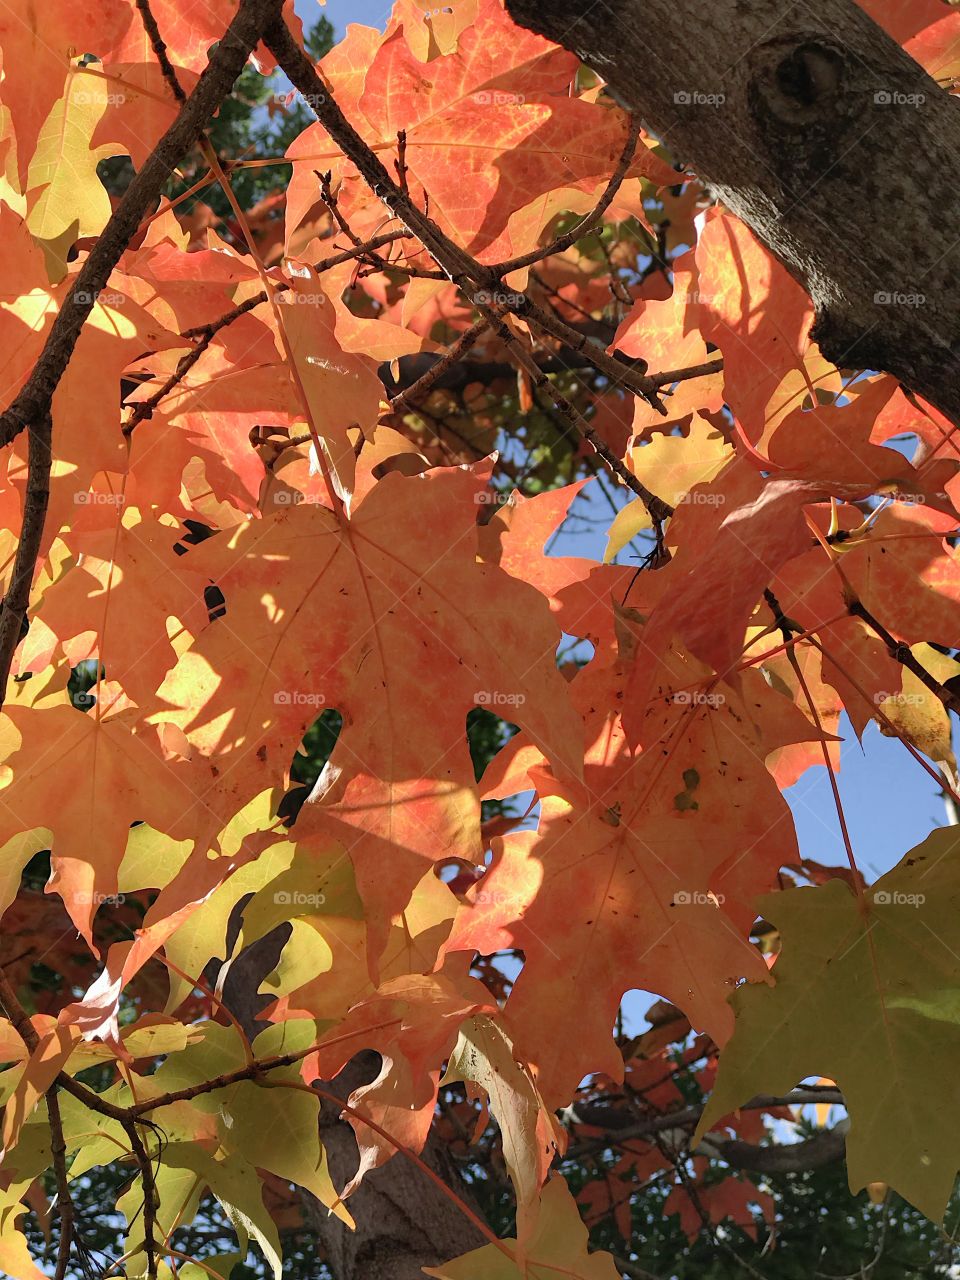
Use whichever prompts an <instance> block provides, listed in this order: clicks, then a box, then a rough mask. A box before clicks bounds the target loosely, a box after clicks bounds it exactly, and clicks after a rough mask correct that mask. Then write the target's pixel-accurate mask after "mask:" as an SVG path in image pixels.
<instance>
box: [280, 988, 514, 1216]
mask: <svg viewBox="0 0 960 1280" xmlns="http://www.w3.org/2000/svg"><path fill="white" fill-rule="evenodd" d="M458 970H459V972H458ZM465 972H466V966H465V965H461V964H454V965H452V966H451V972H450V973H449V975H445V974H439V973H438V974H432V975H429V976H426V975H424V976H416V975H408V976H407V977H404V978H398V979H394V980H393V981H391V982H387V983H384V985H383V986H382V987H380V989H379V990H378V991H377V992H376V993H375V994H374V995H372V996H370V997H368V998H367V999H366V1000H364V1001H363V1002H362V1003H361V1004H359V1005H357V1006H355V1007H354V1008H353V1009H352V1010H351V1011H350V1013H349V1014H348V1015H347V1017H346V1018H345V1019H344V1020H343V1022H341V1023H340V1025H339V1026H338V1027H337V1028H336V1029H335V1030H334V1031H332V1032H330V1033H329V1035H328V1036H327V1037H325V1039H330V1040H331V1041H333V1043H332V1044H331V1046H330V1047H329V1048H325V1046H324V1040H323V1039H321V1041H320V1044H319V1046H318V1048H317V1051H316V1053H313V1054H311V1055H310V1056H309V1057H308V1058H305V1059H304V1063H303V1067H302V1072H301V1074H302V1075H303V1078H304V1080H305V1081H307V1082H308V1083H309V1082H311V1081H313V1080H315V1079H317V1078H318V1077H319V1078H321V1079H330V1078H332V1077H333V1076H335V1075H336V1074H337V1073H338V1072H339V1071H340V1070H341V1069H342V1068H343V1067H344V1066H345V1065H346V1064H347V1063H348V1062H349V1061H350V1059H351V1058H352V1057H354V1055H355V1054H356V1053H358V1052H359V1050H360V1049H361V1048H372V1049H376V1050H377V1052H378V1053H379V1054H380V1056H381V1058H382V1059H383V1066H382V1068H381V1070H380V1074H379V1075H378V1076H377V1078H376V1079H375V1080H374V1081H372V1082H371V1083H370V1084H367V1085H362V1086H361V1087H360V1088H359V1089H355V1090H354V1091H353V1093H351V1094H350V1097H349V1099H348V1102H349V1104H350V1106H351V1107H352V1108H353V1110H354V1111H358V1112H359V1113H360V1117H363V1116H369V1118H370V1119H371V1120H373V1121H375V1122H376V1124H377V1125H378V1126H379V1127H380V1128H381V1129H384V1130H385V1131H386V1132H387V1133H388V1134H390V1136H391V1137H392V1138H393V1139H395V1142H393V1143H391V1142H389V1141H387V1140H386V1139H385V1138H384V1137H383V1136H382V1135H381V1134H379V1133H377V1132H376V1130H374V1129H371V1128H370V1126H369V1125H366V1124H364V1123H363V1120H362V1119H361V1118H360V1117H358V1116H353V1115H351V1114H350V1113H349V1112H348V1113H347V1115H346V1119H347V1120H348V1121H349V1123H350V1124H351V1125H352V1127H353V1131H354V1133H355V1134H356V1136H357V1144H358V1146H359V1148H360V1166H359V1168H358V1169H357V1172H356V1173H355V1174H354V1175H353V1177H352V1178H351V1179H350V1182H349V1183H348V1184H347V1186H346V1187H345V1188H344V1189H343V1191H342V1193H341V1194H342V1195H343V1197H347V1196H349V1195H350V1193H351V1192H352V1191H355V1190H356V1188H357V1187H358V1186H359V1184H360V1182H361V1181H362V1179H363V1177H364V1176H365V1175H366V1174H367V1173H368V1172H369V1171H370V1170H371V1169H375V1168H377V1166H378V1165H381V1164H383V1162H384V1161H385V1160H389V1159H390V1157H391V1156H393V1155H395V1154H396V1150H397V1147H396V1143H398V1142H399V1143H402V1144H403V1146H405V1147H407V1148H408V1149H409V1150H412V1151H419V1150H420V1149H421V1148H422V1146H423V1144H424V1142H426V1139H427V1134H428V1132H429V1130H430V1124H431V1121H432V1120H433V1112H434V1107H435V1106H436V1100H437V1085H438V1082H439V1079H440V1070H439V1066H438V1065H437V1064H439V1063H440V1062H441V1061H442V1060H443V1059H444V1058H446V1057H447V1056H448V1054H449V1053H450V1050H451V1049H452V1048H453V1045H454V1044H455V1042H456V1039H457V1035H458V1032H459V1030H460V1024H461V1023H462V1022H463V1021H464V1020H465V1019H466V1018H470V1017H471V1016H473V1015H474V1014H476V1013H479V1012H481V1011H483V1012H493V1011H494V1009H495V1006H494V1005H493V1004H492V1003H491V1002H490V999H489V996H488V993H487V990H486V988H485V987H483V986H482V985H481V984H480V983H479V982H477V981H475V979H473V978H468V977H466V976H465Z"/></svg>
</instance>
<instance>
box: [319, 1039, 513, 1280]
mask: <svg viewBox="0 0 960 1280" xmlns="http://www.w3.org/2000/svg"><path fill="white" fill-rule="evenodd" d="M379 1070H380V1058H379V1055H378V1054H376V1053H373V1052H371V1051H365V1052H363V1053H361V1054H358V1055H357V1057H356V1058H354V1059H353V1061H352V1062H350V1063H348V1064H347V1066H346V1067H345V1068H344V1070H343V1071H341V1073H340V1075H339V1076H337V1078H336V1080H335V1081H333V1082H332V1083H331V1084H328V1085H327V1087H328V1088H330V1089H332V1091H333V1092H335V1093H336V1094H337V1095H338V1097H342V1098H344V1099H346V1097H347V1095H348V1094H349V1093H351V1092H352V1090H354V1089H356V1088H358V1087H359V1086H360V1085H362V1084H366V1083H367V1082H368V1081H370V1080H373V1079H375V1078H376V1076H377V1074H378V1072H379ZM320 1139H321V1141H322V1142H323V1145H324V1148H325V1149H326V1152H327V1159H328V1160H329V1163H330V1173H331V1175H332V1177H333V1182H334V1185H335V1186H336V1187H343V1186H344V1185H345V1184H346V1183H347V1182H349V1180H350V1178H351V1177H352V1176H353V1174H354V1173H355V1172H356V1169H357V1163H358V1161H357V1142H356V1138H355V1137H354V1135H353V1130H352V1129H351V1128H350V1126H349V1125H348V1124H346V1123H345V1122H344V1121H343V1120H340V1119H339V1110H338V1108H337V1107H335V1106H333V1105H332V1104H330V1103H326V1102H325V1103H324V1105H323V1109H322V1111H321V1114H320ZM422 1158H423V1160H424V1161H425V1162H426V1163H427V1164H428V1165H429V1166H430V1168H431V1169H433V1171H434V1172H435V1173H438V1174H439V1175H440V1177H441V1178H442V1179H443V1181H444V1182H445V1183H446V1184H447V1185H448V1186H449V1187H451V1188H453V1189H454V1190H455V1191H456V1193H457V1195H458V1196H459V1197H460V1199H461V1200H465V1201H466V1203H467V1204H469V1205H470V1207H471V1208H472V1209H473V1210H474V1212H476V1206H475V1205H474V1204H473V1202H472V1197H471V1195H470V1192H469V1189H468V1188H467V1186H466V1184H465V1183H464V1181H463V1179H462V1178H461V1176H460V1172H459V1170H458V1169H457V1166H456V1164H455V1163H454V1161H453V1159H452V1157H451V1156H450V1153H449V1152H448V1151H447V1149H446V1147H445V1146H444V1144H443V1143H442V1142H440V1141H439V1140H438V1139H437V1137H436V1135H435V1134H433V1133H431V1135H430V1137H429V1139H428V1140H427V1145H426V1147H425V1148H424V1150H423V1152H422ZM303 1200H304V1204H305V1207H306V1209H307V1214H308V1219H309V1221H310V1225H311V1226H312V1227H313V1229H314V1230H315V1231H316V1233H317V1235H318V1236H319V1238H320V1240H321V1241H322V1243H323V1246H324V1254H325V1256H326V1259H327V1262H328V1264H329V1266H330V1270H331V1271H332V1272H333V1275H334V1277H335V1280H423V1271H422V1270H421V1268H423V1267H436V1266H439V1265H440V1263H442V1262H448V1261H449V1260H450V1259H451V1258H455V1257H458V1256H459V1255H460V1254H461V1253H467V1252H468V1251H469V1250H471V1249H477V1248H479V1247H480V1245H483V1244H486V1243H487V1242H486V1240H485V1239H484V1237H483V1236H482V1235H481V1234H480V1232H479V1231H478V1230H477V1229H476V1228H475V1227H474V1226H473V1225H472V1224H471V1223H470V1221H469V1219H468V1218H466V1217H465V1216H464V1214H463V1213H462V1212H461V1210H460V1209H459V1208H458V1207H457V1206H456V1205H455V1204H454V1202H453V1201H452V1200H451V1199H450V1198H449V1197H448V1196H445V1195H443V1194H442V1192H440V1191H439V1190H438V1189H437V1187H436V1186H435V1185H434V1183H433V1182H432V1181H431V1180H430V1179H429V1178H428V1177H427V1175H426V1174H425V1173H424V1172H423V1170H422V1169H418V1168H417V1166H416V1165H415V1164H413V1162H412V1161H410V1160H408V1159H407V1158H406V1157H405V1156H403V1155H395V1156H394V1157H393V1158H392V1159H391V1160H389V1161H388V1162H387V1163H386V1164H385V1165H382V1166H381V1167H380V1168H379V1169H374V1170H373V1171H372V1172H371V1173H368V1174H367V1176H366V1177H365V1178H364V1180H363V1182H362V1183H361V1184H360V1186H359V1188H358V1189H357V1190H356V1191H355V1192H354V1193H353V1195H352V1196H351V1197H350V1199H349V1200H348V1201H347V1206H348V1208H349V1209H350V1212H351V1213H352V1214H353V1216H354V1219H355V1220H356V1224H357V1229H356V1231H351V1230H350V1229H349V1228H348V1227H345V1226H344V1225H343V1223H342V1222H341V1221H340V1220H339V1218H335V1217H333V1216H331V1215H330V1214H328V1213H327V1211H326V1209H325V1208H324V1207H323V1205H321V1204H320V1203H319V1202H318V1201H317V1200H316V1199H315V1198H314V1197H313V1196H311V1195H308V1194H306V1193H305V1194H304V1196H303Z"/></svg>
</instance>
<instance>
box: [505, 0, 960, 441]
mask: <svg viewBox="0 0 960 1280" xmlns="http://www.w3.org/2000/svg"><path fill="white" fill-rule="evenodd" d="M507 8H508V10H509V12H510V14H511V16H512V17H513V18H514V20H515V21H517V22H519V23H521V24H522V25H523V26H526V27H529V28H531V29H532V30H534V31H537V32H539V33H540V34H541V35H544V36H547V37H548V38H549V39H551V40H554V41H556V42H557V43H558V44H561V45H563V46H564V47H566V48H568V49H572V50H573V51H574V52H575V53H577V54H578V55H579V56H580V57H581V58H583V59H584V61H585V62H587V63H588V64H590V65H591V66H592V67H594V68H595V69H596V70H597V72H598V73H599V74H600V75H602V76H603V78H604V79H605V80H606V81H607V83H608V85H609V86H610V89H611V91H612V92H613V93H614V95H615V96H616V97H617V98H618V99H619V101H620V102H621V103H622V104H623V105H624V106H625V107H626V108H627V109H629V110H632V111H636V112H639V113H640V115H641V116H642V118H643V120H644V122H645V124H646V125H647V127H648V128H650V129H652V130H653V131H654V132H655V133H656V134H658V135H659V136H660V137H661V138H662V139H663V140H664V141H665V142H666V143H667V144H668V146H669V147H670V148H671V150H672V151H673V153H674V154H675V155H676V156H677V157H678V158H679V159H681V160H682V161H683V162H684V163H685V164H687V165H688V166H690V167H692V168H693V169H695V170H696V172H697V173H698V174H699V175H700V176H701V177H703V178H704V179H706V180H707V181H708V182H709V183H710V184H711V187H712V188H713V190H714V191H715V192H716V194H717V195H718V196H719V197H720V199H721V200H722V201H723V202H724V204H726V205H727V206H728V207H729V208H730V209H732V210H733V211H734V212H735V213H736V214H738V215H739V216H740V217H741V218H742V219H743V220H744V222H746V223H747V225H748V226H750V227H751V229H752V230H753V231H754V233H755V234H756V235H757V236H758V237H759V239H760V240H761V241H763V243H764V244H765V245H767V247H768V248H769V249H770V250H771V251H772V252H773V253H775V254H776V255H777V257H778V258H780V260H781V261H782V262H783V263H784V264H785V265H786V266H787V268H788V269H789V270H790V271H791V272H792V274H793V275H795V276H796V278H797V279H798V280H799V281H800V282H801V283H802V284H803V285H804V286H805V288H806V289H807V290H808V292H809V293H810V295H811V297H812V299H813V301H814V304H815V306H816V310H817V323H816V326H815V329H814V332H813V336H814V338H815V339H816V340H817V341H818V342H819V344H820V346H821V348H822V350H823V352H824V354H825V355H826V356H827V358H828V359H830V360H833V361H834V362H835V363H837V364H838V365H842V366H844V367H854V368H872V369H883V370H887V371H889V372H890V373H893V374H894V375H895V376H896V377H898V378H899V379H900V380H901V381H902V382H904V383H906V384H907V385H908V386H910V387H912V388H913V389H914V390H915V391H917V392H919V393H920V394H921V395H923V396H925V397H926V398H927V399H928V400H930V401H931V402H932V403H933V404H935V405H937V407H938V408H940V409H942V410H943V412H944V413H946V414H948V415H949V416H950V417H951V418H952V419H953V420H954V421H955V422H960V297H958V295H957V290H956V278H957V274H958V267H960V239H958V237H957V234H956V227H955V224H954V222H953V220H952V219H950V218H949V217H947V216H945V211H946V210H949V209H951V208H953V206H954V203H955V190H954V188H955V175H956V169H957V161H958V157H960V102H957V101H956V99H954V98H951V97H950V96H949V95H948V94H947V93H946V92H945V91H944V90H942V89H941V88H940V87H939V86H938V85H937V83H936V82H935V81H934V80H933V79H931V78H930V76H928V75H927V74H926V73H925V72H924V71H923V70H922V69H921V68H920V67H919V66H918V65H917V63H916V62H914V61H913V60H912V59H911V58H910V57H909V56H908V55H907V54H906V53H905V52H904V50H903V49H902V48H900V46H899V45H898V44H897V43H896V42H895V41H894V40H892V39H891V38H890V37H889V36H888V35H887V34H886V33H885V32H884V31H883V30H882V29H881V28H880V27H878V26H877V25H876V24H875V23H874V22H872V21H871V19H870V18H869V17H868V16H867V15H866V13H865V12H864V11H863V10H862V9H861V8H860V7H859V6H858V5H857V4H856V3H854V0H822V3H820V4H818V5H803V6H800V7H797V6H795V5H784V4H782V3H780V0H755V2H754V3H751V4H743V3H741V0H717V2H716V3H712V4H709V5H703V4H700V3H698V0H601V3H598V4H593V5H583V4H580V3H579V0H554V2H553V3H551V4H542V3H540V2H539V0H507ZM945 12H947V11H946V10H945ZM891 175H894V176H893V177H892V178H891ZM891 182H892V183H893V185H892V186H891V185H890V184H891Z"/></svg>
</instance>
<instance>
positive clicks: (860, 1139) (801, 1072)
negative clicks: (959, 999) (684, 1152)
mask: <svg viewBox="0 0 960 1280" xmlns="http://www.w3.org/2000/svg"><path fill="white" fill-rule="evenodd" d="M957 847H958V837H957V833H956V831H955V830H953V829H952V828H946V829H944V830H941V831H934V832H933V833H932V834H931V835H930V836H928V837H927V839H926V840H925V841H924V842H923V843H922V844H920V845H918V846H917V847H916V848H915V849H912V850H911V851H910V852H909V853H908V854H906V856H905V857H904V858H903V859H902V860H901V861H900V862H899V863H898V865H897V866H896V867H895V868H894V869H893V870H892V871H889V872H888V873H887V874H886V875H884V876H882V877H881V878H880V879H879V880H878V881H877V882H876V883H875V884H874V885H873V886H872V887H871V888H870V889H869V890H867V891H866V895H865V896H864V897H863V898H862V899H861V898H858V897H857V895H855V894H854V893H853V892H851V890H850V889H849V888H848V886H847V885H845V884H843V883H842V882H841V881H839V880H832V881H830V882H829V883H827V884H825V885H821V886H819V887H817V888H811V889H806V888H804V889H791V890H787V891H786V892H784V893H779V894H771V895H768V896H767V897H765V898H763V899H761V900H760V902H759V903H758V906H759V909H760V911H761V912H762V914H763V915H764V916H765V917H766V918H769V919H770V920H772V921H773V922H774V923H775V924H776V926H777V928H778V930H779V932H780V937H781V940H782V952H781V954H780V956H779V958H778V960H777V963H776V965H775V966H774V970H773V972H774V977H775V979H776V982H775V985H774V986H772V987H769V988H764V989H760V988H759V987H756V988H753V989H751V990H743V991H739V992H737V993H735V994H734V995H733V997H732V1002H733V1005H734V1009H735V1011H736V1029H735V1032H734V1035H733V1038H732V1040H731V1041H730V1043H729V1045H728V1046H727V1048H726V1050H725V1052H724V1053H723V1055H722V1057H721V1062H720V1071H719V1074H718V1076H717V1084H716V1088H715V1089H714V1092H713V1094H712V1095H711V1098H710V1101H709V1103H708V1105H707V1109H706V1111H705V1113H704V1116H703V1119H702V1121H701V1123H700V1126H699V1129H698V1131H697V1137H695V1138H694V1142H695V1143H696V1141H698V1138H699V1136H700V1135H702V1134H703V1133H706V1132H707V1131H708V1130H709V1129H710V1128H711V1126H712V1125H714V1124H715V1123H716V1121H717V1120H718V1119H719V1118H720V1117H721V1116H723V1115H725V1114H726V1113H727V1112H728V1111H731V1110H732V1109H733V1108H734V1107H735V1106H736V1105H737V1104H738V1103H740V1102H744V1101H746V1099H747V1098H748V1097H752V1096H753V1095H754V1094H755V1093H757V1092H760V1091H765V1092H766V1091H769V1092H772V1093H782V1092H784V1091H785V1090H787V1089H790V1088H792V1087H793V1086H794V1085H795V1084H797V1083H798V1082H799V1081H801V1080H803V1079H805V1078H806V1077H808V1076H811V1075H826V1076H829V1078H830V1079H832V1080H836V1081H837V1083H838V1084H839V1085H840V1087H841V1089H842V1090H843V1094H844V1100H845V1103H846V1107H847V1110H848V1111H849V1113H850V1131H849V1133H848V1135H847V1169H848V1172H849V1175H850V1187H851V1189H852V1190H853V1191H854V1192H856V1191H859V1190H861V1189H862V1188H863V1187H864V1186H866V1185H867V1183H869V1182H886V1183H889V1184H890V1186H892V1187H894V1188H896V1190H897V1191H898V1192H899V1193H900V1194H901V1195H902V1196H904V1197H905V1198H906V1199H908V1200H909V1201H910V1202H911V1203H913V1204H915V1205H917V1207H918V1208H919V1209H921V1210H922V1211H923V1212H924V1213H925V1214H926V1215H927V1216H928V1217H930V1218H933V1219H934V1220H939V1219H941V1218H942V1216H943V1213H944V1210H945V1209H946V1205H947V1201H948V1199H949V1197H950V1195H951V1193H952V1191H953V1185H954V1179H955V1177H956V1172H957V1163H958V1162H957V1154H956V1152H957V1146H956V1140H955V1134H954V1132H953V1125H952V1119H950V1118H949V1117H952V1114H953V1111H954V1109H955V1108H954V1104H953V1103H952V1101H951V1085H950V1083H949V1082H950V1079H951V1076H950V1072H949V1071H948V1070H947V1069H946V1067H945V1066H944V1063H945V1062H947V1061H948V1060H949V1059H950V1058H951V1056H952V1055H953V1054H954V1053H955V1052H956V1050H957V1043H956V1042H957V1032H956V1030H955V1028H956V1021H955V1018H954V1013H953V1009H954V1003H955V998H954V995H953V990H954V988H955V987H956V983H957V971H958V960H957V950H958V939H957V930H956V924H955V920H956V914H957V900H958V885H957V857H956V855H957ZM864 1063H869V1070H865V1069H864V1065H863V1064H864ZM945 1098H946V1104H945V1102H944V1099H945ZM891 1119H893V1120H894V1123H893V1124H892V1125H891V1123H890V1121H891Z"/></svg>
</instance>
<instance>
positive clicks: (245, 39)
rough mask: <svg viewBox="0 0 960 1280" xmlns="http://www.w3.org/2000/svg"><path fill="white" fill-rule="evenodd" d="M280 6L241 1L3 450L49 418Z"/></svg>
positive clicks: (143, 173)
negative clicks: (133, 245)
mask: <svg viewBox="0 0 960 1280" xmlns="http://www.w3.org/2000/svg"><path fill="white" fill-rule="evenodd" d="M281 5H282V0H241V4H240V8H239V9H238V11H237V15H236V17H235V18H234V19H233V21H232V22H231V24H230V26H229V28H228V29H227V31H226V32H225V33H224V36H223V39H222V40H221V41H220V43H219V44H218V45H217V47H216V49H215V50H214V53H213V56H212V57H211V59H210V62H209V63H208V65H207V67H206V68H205V70H204V72H203V74H202V75H201V77H200V79H199V80H198V81H197V84H196V86H195V88H194V90H193V92H192V93H191V94H190V96H189V97H188V98H187V100H186V102H185V103H184V105H183V108H182V110H181V112H180V114H179V115H178V116H177V118H176V120H175V121H174V122H173V124H172V125H171V126H170V128H169V129H168V130H167V132H166V133H165V134H164V135H163V137H162V138H161V139H160V141H159V142H158V143H157V145H156V147H155V148H154V150H153V152H152V153H151V155H150V157H149V158H148V159H147V160H146V161H145V162H144V165H143V167H142V168H141V169H140V171H139V173H137V174H136V175H135V176H134V178H133V181H132V182H131V183H130V186H129V187H128V188H127V190H126V192H125V193H124V196H123V199H122V200H121V201H120V204H119V205H118V206H117V208H116V210H115V211H114V213H113V214H112V215H111V217H110V220H109V221H108V223H107V225H106V227H105V228H104V229H103V232H102V234H101V235H100V237H99V238H98V239H97V241H96V243H95V244H94V246H93V248H92V249H91V250H90V253H89V254H88V256H87V260H86V262H85V263H84V264H83V267H82V268H81V270H80V273H79V275H78V276H77V279H76V283H75V286H74V288H73V289H72V290H71V293H70V296H69V297H68V298H67V300H66V302H65V303H64V304H63V306H62V307H61V308H60V311H59V312H58V313H57V316H56V319H55V320H54V322H53V326H52V328H51V330H50V333H49V335H48V337H47V340H46V343H45V344H44V347H43V351H42V352H41V353H40V357H39V359H38V360H37V363H36V364H35V365H34V367H33V371H32V372H31V374H30V377H29V378H28V379H27V382H26V385H25V386H24V387H23V389H22V390H21V391H20V392H19V393H18V394H17V396H16V397H15V399H14V400H13V403H12V404H11V405H10V406H9V407H8V408H7V409H6V410H5V411H4V412H3V413H2V414H0V445H4V444H9V443H10V441H11V440H13V439H14V438H15V437H16V436H17V435H18V434H19V433H20V432H21V431H22V430H23V429H24V428H25V427H29V426H35V425H36V424H38V423H39V422H40V421H41V420H42V419H43V417H44V415H46V414H47V413H49V411H50V405H51V403H52V400H53V395H54V392H55V391H56V389H57V386H58V384H59V382H60V379H61V378H62V377H63V374H64V371H65V369H66V367H67V364H68V363H69V361H70V357H71V356H72V355H73V351H74V348H75V347H76V345H77V339H78V338H79V336H80V330H81V329H82V328H83V325H84V322H85V321H86V319H87V316H88V315H89V314H90V312H91V310H92V309H93V305H94V302H95V301H96V298H97V295H98V294H99V292H100V291H101V289H103V288H104V286H105V285H106V283H107V281H108V279H109V278H110V273H111V272H112V271H113V269H114V267H115V266H116V265H117V263H118V262H119V261H120V258H121V256H122V254H123V252H124V250H125V249H126V248H127V245H128V244H129V243H130V241H131V239H132V238H133V236H134V234H135V233H136V231H137V228H138V227H139V226H140V222H141V220H142V218H143V216H144V214H145V213H146V212H147V211H148V209H149V208H150V206H151V205H152V204H153V203H154V201H155V200H156V199H157V197H158V196H159V195H160V192H161V190H162V188H163V184H164V183H165V182H166V181H167V179H168V178H169V177H170V174H171V173H172V172H173V168H174V165H175V164H176V163H177V162H178V161H179V160H180V158H181V157H182V156H183V155H184V154H185V153H186V152H187V151H188V150H189V149H190V147H192V146H193V145H194V143H196V142H197V141H198V140H199V138H200V136H201V134H202V132H203V129H204V126H205V125H206V123H207V121H208V120H209V119H210V118H211V116H213V114H214V113H215V111H216V110H217V108H218V107H219V105H220V103H221V102H222V101H223V99H224V98H225V97H226V95H227V94H228V93H229V92H230V89H231V88H232V86H233V83H234V81H235V80H236V78H237V76H238V75H239V74H240V72H241V71H242V70H243V68H244V66H245V64H246V61H247V59H248V58H249V56H250V53H251V51H252V50H253V49H254V47H255V46H256V44H257V43H258V41H259V40H260V37H261V35H262V33H263V30H264V28H265V27H266V25H267V23H268V22H270V21H271V20H272V19H275V18H276V17H277V15H278V14H279V12H280V9H281Z"/></svg>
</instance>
